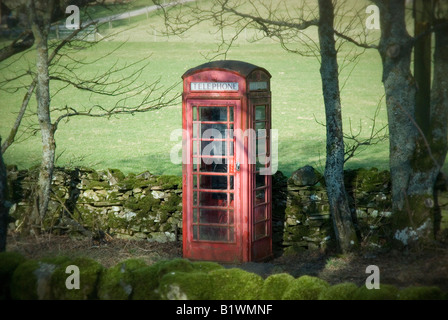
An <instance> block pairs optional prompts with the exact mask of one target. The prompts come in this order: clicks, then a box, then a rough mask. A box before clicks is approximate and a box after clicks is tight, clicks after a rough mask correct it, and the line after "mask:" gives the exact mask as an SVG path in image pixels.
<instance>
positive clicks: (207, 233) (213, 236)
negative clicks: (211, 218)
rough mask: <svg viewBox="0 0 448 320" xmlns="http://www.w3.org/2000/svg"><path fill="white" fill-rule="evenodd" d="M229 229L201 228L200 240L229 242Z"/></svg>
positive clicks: (217, 227)
mask: <svg viewBox="0 0 448 320" xmlns="http://www.w3.org/2000/svg"><path fill="white" fill-rule="evenodd" d="M227 231H228V228H227V227H219V226H199V240H209V241H227V238H228V236H227V234H228V232H227Z"/></svg>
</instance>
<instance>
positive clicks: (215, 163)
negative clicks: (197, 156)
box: [200, 158, 227, 172]
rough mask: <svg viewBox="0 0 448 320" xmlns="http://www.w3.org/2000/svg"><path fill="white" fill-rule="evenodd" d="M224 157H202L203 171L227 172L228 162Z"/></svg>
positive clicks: (201, 169)
mask: <svg viewBox="0 0 448 320" xmlns="http://www.w3.org/2000/svg"><path fill="white" fill-rule="evenodd" d="M225 162H226V161H225V159H222V158H201V165H200V171H201V172H227V164H226V163H225Z"/></svg>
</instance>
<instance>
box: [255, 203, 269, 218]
mask: <svg viewBox="0 0 448 320" xmlns="http://www.w3.org/2000/svg"><path fill="white" fill-rule="evenodd" d="M254 220H255V222H259V221H263V220H266V205H264V206H258V207H255V213H254Z"/></svg>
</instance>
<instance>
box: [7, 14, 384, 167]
mask: <svg viewBox="0 0 448 320" xmlns="http://www.w3.org/2000/svg"><path fill="white" fill-rule="evenodd" d="M160 21H161V20H160V18H158V17H156V16H155V14H151V15H150V16H149V17H148V18H147V17H146V15H143V16H140V17H136V18H132V19H131V21H127V20H126V21H122V22H121V26H118V27H116V28H113V29H101V31H100V32H102V34H103V35H105V34H107V33H110V32H115V31H123V32H122V33H120V34H119V35H118V36H116V37H113V38H112V40H111V41H107V42H102V43H99V44H97V45H96V46H94V47H92V48H90V49H84V50H80V51H78V52H76V53H75V56H74V57H75V58H76V59H78V60H81V61H83V62H87V61H93V60H96V59H98V57H101V56H105V55H106V54H107V53H108V52H110V51H111V50H113V49H114V48H116V46H117V45H119V44H120V43H121V42H122V41H124V40H126V41H127V42H126V43H125V44H124V45H123V46H122V47H121V48H120V49H118V50H117V51H116V52H114V53H113V54H112V55H110V56H107V57H106V58H105V59H103V60H98V61H97V62H96V63H95V64H94V65H86V66H83V67H81V68H80V69H79V70H77V71H76V72H80V73H82V74H83V75H86V76H87V75H94V74H96V73H98V72H101V70H104V69H106V68H108V67H110V66H111V65H113V64H114V63H118V65H123V64H130V63H132V62H135V61H137V60H139V59H141V58H143V57H148V61H149V62H150V65H149V66H148V68H147V69H146V70H145V71H144V72H143V73H142V75H141V77H140V78H139V81H142V82H146V83H152V82H153V81H154V80H156V79H159V78H160V81H161V85H163V86H164V87H165V88H166V87H168V86H170V85H173V84H177V86H176V90H175V92H177V93H179V92H181V90H182V86H181V83H180V80H181V76H182V74H183V73H184V72H185V71H186V70H187V69H189V68H191V67H194V66H196V65H198V64H201V63H204V62H206V59H205V58H204V54H210V53H212V52H213V51H214V50H215V49H216V45H217V43H218V40H217V38H216V35H214V34H211V33H210V32H209V30H210V28H207V27H204V26H198V27H195V28H194V29H192V30H191V32H190V33H189V34H188V35H186V37H184V38H179V37H169V38H164V37H162V36H161V34H160V32H154V30H155V29H157V28H158V27H159V26H160ZM130 27H131V28H130ZM310 32H311V33H315V30H311V31H310ZM377 32H379V31H377ZM230 33H231V31H229V34H230ZM250 34H251V31H250V30H249V32H248V35H247V37H248V38H250ZM344 52H345V51H342V52H341V54H340V57H341V63H342V57H343V55H344ZM33 59H34V52H33V51H31V52H29V53H27V54H26V55H23V56H20V58H17V60H18V63H16V64H14V65H11V66H7V64H8V63H7V62H3V63H2V64H0V68H1V71H0V75H1V76H0V78H1V79H5V78H10V77H13V76H14V75H17V74H18V73H19V72H20V70H22V69H24V68H25V69H26V68H28V66H29V65H31V66H32V65H33V63H34V60H33ZM227 59H236V60H244V61H247V62H251V63H254V64H257V65H260V66H262V67H264V68H266V69H267V70H268V71H269V72H270V73H271V74H272V79H271V86H272V109H273V128H275V129H278V136H279V145H278V150H279V159H278V161H279V168H278V169H279V170H281V171H282V172H284V173H285V174H287V175H289V174H290V173H291V172H292V171H294V170H296V169H297V168H299V167H301V166H303V165H306V164H310V165H313V166H315V167H316V168H318V169H320V170H323V167H324V164H325V128H324V127H323V126H322V125H320V124H318V123H317V122H316V120H317V121H319V122H324V119H325V114H324V106H323V98H322V88H321V79H320V74H319V67H320V65H319V61H318V60H317V59H316V58H314V57H303V56H300V55H297V54H292V53H288V52H286V51H284V50H283V49H282V48H281V47H280V45H279V44H278V43H276V42H274V41H273V40H269V39H268V40H263V41H261V42H259V43H250V42H248V41H246V38H245V37H242V38H241V39H239V40H238V41H237V45H236V46H235V47H233V48H232V49H231V50H230V51H229V52H228V55H227ZM9 62H10V61H9ZM139 67H141V66H136V67H135V68H139ZM350 67H351V66H349V67H347V68H346V69H344V70H343V72H342V73H341V83H342V82H343V81H345V80H346V79H347V82H346V85H345V87H344V88H343V91H342V94H341V95H342V103H343V119H344V125H345V128H346V129H348V127H349V122H351V123H352V127H353V129H354V131H355V132H356V131H357V130H358V129H359V128H358V127H359V126H361V127H362V133H361V136H368V134H369V130H370V129H369V127H370V126H371V118H372V117H373V116H374V113H375V110H376V108H377V105H378V102H379V101H380V99H381V97H382V96H383V94H384V89H383V86H382V83H381V71H382V68H381V60H380V57H379V55H378V53H377V52H376V51H375V50H370V51H366V52H365V53H364V54H363V55H362V56H361V57H360V60H359V62H358V64H357V65H356V66H355V68H354V69H353V71H352V73H351V74H350V76H349V77H348V73H349V71H350ZM54 70H56V69H54ZM347 77H348V78H347ZM29 79H30V77H29V76H28V77H26V78H23V79H20V80H16V81H12V82H10V83H9V84H8V86H10V87H12V86H13V85H17V83H19V81H20V82H21V83H23V84H26V83H27V82H28V81H29ZM58 88H60V84H58V83H55V82H53V83H52V87H51V92H52V93H55V92H56V91H57V89H58ZM173 94H174V92H173ZM23 95H24V90H23V89H21V90H19V91H17V92H12V93H8V92H4V91H1V93H0V97H1V99H0V134H1V136H2V137H5V136H7V135H8V133H9V130H10V127H11V125H12V124H13V122H14V120H15V113H16V112H17V111H18V110H19V108H20V104H21V101H22V99H23ZM115 101H116V100H114V98H111V97H98V96H93V95H91V94H88V93H85V92H80V91H79V90H77V89H74V88H67V89H64V90H63V91H60V92H59V93H58V94H57V95H55V96H54V97H53V98H52V101H51V103H52V106H54V107H57V106H60V107H62V106H65V105H68V106H73V107H76V108H88V107H89V106H90V105H92V104H96V103H98V104H102V105H105V106H108V105H113V104H114V103H115ZM128 103H130V104H132V103H133V100H130V101H129V102H128ZM31 107H32V108H30V112H29V113H30V117H28V118H27V119H25V121H24V125H27V124H33V123H34V124H36V117H35V116H33V115H32V114H31V111H32V109H35V101H34V99H33V100H32V105H31ZM386 119H387V118H386V111H385V106H384V101H383V104H382V105H381V109H380V112H379V116H378V118H377V126H378V127H380V126H382V125H384V124H386ZM181 125H182V122H181V100H180V99H179V100H178V103H177V104H176V105H175V106H172V107H167V108H164V109H160V110H157V111H153V112H148V113H142V114H136V115H134V116H127V115H126V116H119V117H114V118H111V119H103V118H101V119H99V118H84V117H82V118H81V117H79V118H75V117H74V118H71V119H70V121H69V122H67V123H65V122H64V123H61V124H60V126H59V128H58V130H57V133H56V143H57V154H58V160H57V165H58V166H66V165H83V166H90V167H94V168H96V169H105V168H119V169H121V170H122V171H123V172H125V173H129V172H135V173H138V172H141V171H144V170H149V171H151V172H152V173H155V174H180V173H181V170H182V168H181V165H179V164H172V163H171V161H170V150H171V149H172V147H173V146H175V145H176V144H178V143H179V141H170V134H171V132H172V131H173V130H175V129H179V128H181ZM24 128H25V126H24ZM21 133H23V131H21ZM24 137H27V135H26V133H25V134H22V135H21V140H24ZM39 140H40V138H39V134H37V135H36V136H32V137H29V138H28V139H26V140H24V141H21V142H19V143H15V144H13V145H12V146H11V147H10V148H9V149H8V150H7V152H6V153H5V155H4V157H5V161H6V163H7V164H16V165H18V166H19V167H20V168H27V167H30V166H32V165H35V164H38V163H39V159H40V153H41V147H40V141H39ZM347 166H348V167H361V166H362V167H372V166H375V167H378V168H382V169H385V168H387V166H388V141H385V142H383V143H381V144H379V145H376V146H371V147H368V148H367V149H365V150H364V151H363V152H361V153H360V154H358V155H357V156H356V157H355V158H354V159H352V160H350V161H349V162H348V163H347Z"/></svg>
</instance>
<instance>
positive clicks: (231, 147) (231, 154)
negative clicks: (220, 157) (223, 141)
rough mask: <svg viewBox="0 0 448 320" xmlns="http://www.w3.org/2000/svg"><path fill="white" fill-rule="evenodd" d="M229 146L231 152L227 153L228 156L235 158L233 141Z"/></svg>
mask: <svg viewBox="0 0 448 320" xmlns="http://www.w3.org/2000/svg"><path fill="white" fill-rule="evenodd" d="M227 144H228V146H229V150H228V151H227V154H226V155H228V156H233V141H229V142H228V143H227Z"/></svg>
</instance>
